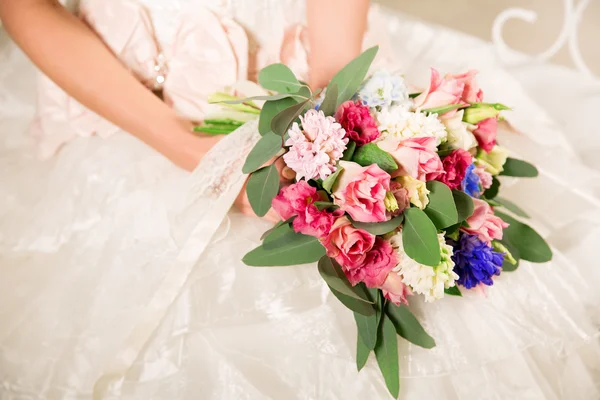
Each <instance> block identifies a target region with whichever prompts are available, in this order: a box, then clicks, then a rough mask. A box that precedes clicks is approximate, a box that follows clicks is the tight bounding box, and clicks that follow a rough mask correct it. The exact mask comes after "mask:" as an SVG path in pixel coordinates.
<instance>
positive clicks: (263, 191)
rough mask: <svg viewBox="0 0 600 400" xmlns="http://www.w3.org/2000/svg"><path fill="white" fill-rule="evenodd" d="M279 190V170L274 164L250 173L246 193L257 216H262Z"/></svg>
mask: <svg viewBox="0 0 600 400" xmlns="http://www.w3.org/2000/svg"><path fill="white" fill-rule="evenodd" d="M278 192H279V172H278V171H277V168H276V167H275V164H271V165H269V166H268V167H264V168H261V169H259V170H258V171H256V172H254V173H252V175H250V179H248V185H246V193H247V194H248V201H249V202H250V205H251V206H252V210H254V213H256V215H258V216H259V217H264V216H265V214H266V213H267V212H268V211H269V209H270V208H271V202H272V201H273V198H274V197H275V196H277V193H278Z"/></svg>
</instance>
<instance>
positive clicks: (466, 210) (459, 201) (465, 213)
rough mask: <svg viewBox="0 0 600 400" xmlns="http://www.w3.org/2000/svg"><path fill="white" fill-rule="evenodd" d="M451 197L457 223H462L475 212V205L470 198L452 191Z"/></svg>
mask: <svg viewBox="0 0 600 400" xmlns="http://www.w3.org/2000/svg"><path fill="white" fill-rule="evenodd" d="M452 197H454V205H455V206H456V211H457V222H463V221H465V220H466V219H467V218H469V217H470V216H471V215H473V211H475V205H474V204H473V199H472V198H471V196H469V195H468V194H466V193H465V192H462V191H460V190H453V191H452Z"/></svg>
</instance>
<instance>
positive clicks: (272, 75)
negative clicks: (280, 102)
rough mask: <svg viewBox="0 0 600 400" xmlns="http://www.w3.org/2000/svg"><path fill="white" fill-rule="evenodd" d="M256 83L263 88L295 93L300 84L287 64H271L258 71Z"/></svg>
mask: <svg viewBox="0 0 600 400" xmlns="http://www.w3.org/2000/svg"><path fill="white" fill-rule="evenodd" d="M258 83H260V85H261V86H262V87H264V88H265V89H269V90H274V91H276V92H279V93H296V92H297V91H298V90H300V87H301V86H302V84H301V83H300V82H298V79H296V76H295V75H294V73H293V72H292V70H291V69H289V68H288V67H287V66H285V65H283V64H271V65H268V66H266V67H265V68H263V69H261V70H260V72H259V73H258Z"/></svg>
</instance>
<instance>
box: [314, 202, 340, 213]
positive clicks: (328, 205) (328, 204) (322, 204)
mask: <svg viewBox="0 0 600 400" xmlns="http://www.w3.org/2000/svg"><path fill="white" fill-rule="evenodd" d="M313 204H314V205H315V206H316V207H317V208H318V209H319V211H323V210H325V209H328V208H329V209H331V210H337V209H338V208H339V207H338V206H336V205H335V204H334V203H333V202H331V201H315V202H314V203H313Z"/></svg>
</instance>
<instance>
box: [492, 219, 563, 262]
mask: <svg viewBox="0 0 600 400" xmlns="http://www.w3.org/2000/svg"><path fill="white" fill-rule="evenodd" d="M494 214H496V216H498V217H500V218H501V219H502V220H503V221H504V222H506V223H508V224H510V225H509V227H508V228H505V229H504V231H503V238H502V243H508V244H509V245H512V246H513V247H514V248H516V250H517V252H518V254H519V257H520V258H521V259H522V260H527V261H531V262H534V263H544V262H548V261H550V260H551V259H552V250H551V249H550V246H548V243H546V241H545V240H544V239H543V238H542V237H541V236H540V235H539V234H538V233H537V232H536V231H535V230H534V229H533V228H531V227H530V226H529V225H527V224H524V223H522V222H520V221H518V220H516V219H515V218H513V217H511V216H509V215H507V214H504V213H501V212H499V211H497V210H495V211H494ZM507 247H508V246H507Z"/></svg>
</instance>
